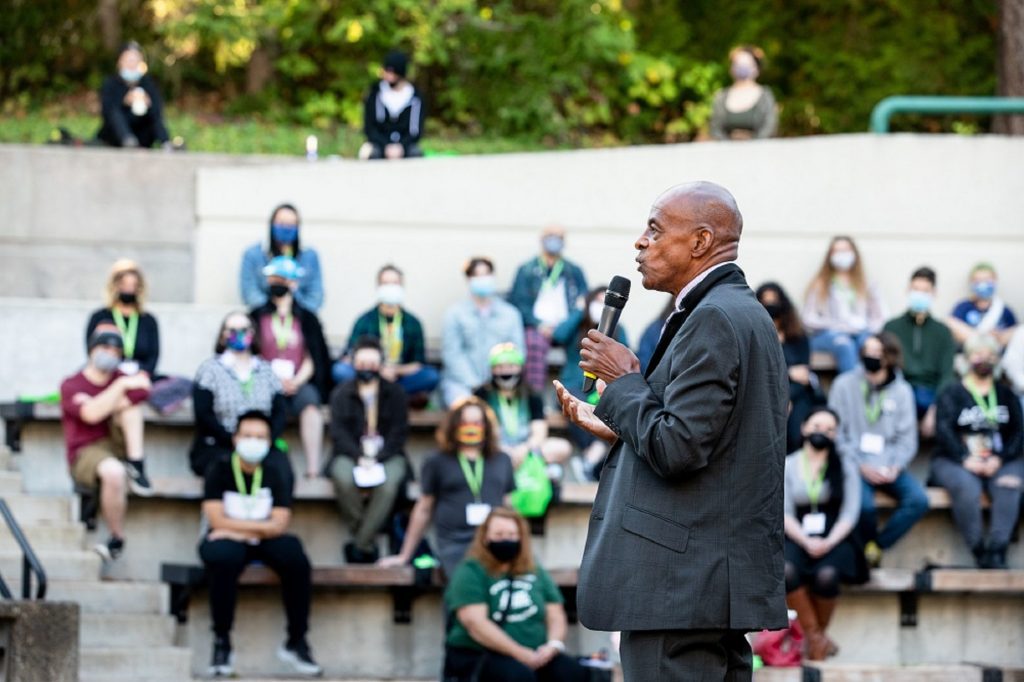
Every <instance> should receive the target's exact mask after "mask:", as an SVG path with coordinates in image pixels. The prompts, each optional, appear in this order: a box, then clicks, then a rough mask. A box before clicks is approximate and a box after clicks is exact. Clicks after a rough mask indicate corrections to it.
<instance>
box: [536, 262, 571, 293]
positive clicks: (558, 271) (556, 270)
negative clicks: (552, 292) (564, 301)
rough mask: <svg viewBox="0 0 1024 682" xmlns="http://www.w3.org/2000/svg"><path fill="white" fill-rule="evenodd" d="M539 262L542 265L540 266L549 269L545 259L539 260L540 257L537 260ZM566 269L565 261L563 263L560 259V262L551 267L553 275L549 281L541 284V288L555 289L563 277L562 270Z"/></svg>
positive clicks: (549, 276)
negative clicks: (559, 279)
mask: <svg viewBox="0 0 1024 682" xmlns="http://www.w3.org/2000/svg"><path fill="white" fill-rule="evenodd" d="M537 262H538V263H540V266H541V267H542V268H547V266H546V265H545V264H544V259H543V258H539V257H538V258H537ZM564 268H565V261H563V260H562V259H561V258H559V259H558V261H557V262H556V263H555V264H554V265H553V266H552V267H551V274H550V275H548V276H547V279H545V280H544V281H543V282H542V283H541V285H540V288H541V289H553V288H554V286H555V285H556V284H558V278H559V277H561V276H562V270H563V269H564Z"/></svg>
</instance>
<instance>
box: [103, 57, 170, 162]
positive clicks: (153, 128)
mask: <svg viewBox="0 0 1024 682" xmlns="http://www.w3.org/2000/svg"><path fill="white" fill-rule="evenodd" d="M147 71H148V67H147V65H146V58H145V57H144V56H143V54H142V47H140V46H139V44H138V43H136V42H134V41H132V42H129V43H126V44H125V45H124V47H122V48H121V52H120V53H119V54H118V56H117V75H112V76H107V77H106V78H105V79H104V80H103V85H102V86H100V107H101V111H102V115H103V125H102V126H101V127H100V129H99V132H97V133H96V139H98V140H99V141H101V142H103V143H105V144H107V145H110V146H111V147H143V148H149V147H152V146H153V145H154V144H161V145H163V146H164V147H165V148H170V146H171V142H170V139H171V138H170V135H168V134H167V126H166V125H165V124H164V104H163V98H162V97H161V96H160V90H159V89H158V88H157V87H156V81H154V80H153V77H152V76H150V75H149V74H148V73H147Z"/></svg>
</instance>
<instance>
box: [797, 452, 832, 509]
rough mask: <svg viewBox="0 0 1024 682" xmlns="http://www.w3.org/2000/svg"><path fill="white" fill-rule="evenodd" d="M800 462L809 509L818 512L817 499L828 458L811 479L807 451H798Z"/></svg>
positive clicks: (823, 482) (823, 484)
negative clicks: (809, 502)
mask: <svg viewBox="0 0 1024 682" xmlns="http://www.w3.org/2000/svg"><path fill="white" fill-rule="evenodd" d="M800 462H801V464H802V465H803V473H804V484H805V485H806V486H807V499H809V500H810V501H811V511H812V512H814V513H815V514H816V513H818V500H819V499H820V498H821V489H822V488H823V487H824V486H825V472H826V471H827V470H828V460H825V463H824V464H822V465H821V469H820V470H819V471H818V476H817V477H816V478H815V480H813V481H812V480H811V464H810V462H808V461H807V452H806V451H803V450H801V451H800Z"/></svg>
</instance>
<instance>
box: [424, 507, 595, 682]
mask: <svg viewBox="0 0 1024 682" xmlns="http://www.w3.org/2000/svg"><path fill="white" fill-rule="evenodd" d="M444 606H445V610H446V611H447V612H448V613H449V614H450V616H451V617H450V619H449V622H450V623H451V625H450V627H449V630H448V633H447V636H446V637H445V656H444V675H443V677H444V680H445V681H446V682H448V681H449V680H487V681H488V682H528V681H529V682H533V681H537V682H583V681H584V680H589V679H590V676H589V674H588V671H587V669H586V668H584V667H582V666H581V665H580V664H579V663H578V662H577V661H576V660H575V659H573V658H571V657H569V656H567V655H566V654H565V635H566V632H567V623H568V621H567V618H566V615H565V607H564V606H563V599H562V593H561V591H559V589H558V587H557V586H556V585H555V583H554V581H553V580H552V579H551V576H550V575H548V572H547V571H545V570H544V568H543V567H542V566H541V565H540V564H539V563H537V561H536V560H535V559H534V557H533V553H532V551H531V548H530V532H529V528H528V527H527V524H526V520H525V519H523V517H522V516H520V515H519V514H517V513H516V512H515V511H513V510H511V509H506V508H504V507H498V508H497V509H494V510H492V511H491V513H490V514H488V516H487V519H486V521H484V523H482V524H481V525H480V526H479V527H478V528H477V530H476V534H475V535H474V537H473V543H472V545H470V547H469V550H468V551H467V552H466V559H465V561H463V562H462V563H461V564H459V567H458V568H457V569H456V570H455V573H454V575H452V578H451V581H449V583H448V587H447V589H446V590H445V595H444Z"/></svg>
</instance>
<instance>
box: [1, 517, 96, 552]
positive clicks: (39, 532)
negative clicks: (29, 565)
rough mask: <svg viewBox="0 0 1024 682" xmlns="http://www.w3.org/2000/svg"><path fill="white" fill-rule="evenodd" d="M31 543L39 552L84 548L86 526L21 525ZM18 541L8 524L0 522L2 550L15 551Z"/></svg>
mask: <svg viewBox="0 0 1024 682" xmlns="http://www.w3.org/2000/svg"><path fill="white" fill-rule="evenodd" d="M21 530H22V531H23V532H24V533H25V536H26V537H27V538H28V542H29V545H31V546H32V549H33V550H34V551H35V552H36V553H39V552H41V551H46V550H76V549H82V548H83V542H84V541H85V528H83V527H82V526H81V524H69V525H66V526H63V525H57V526H51V525H35V524H34V525H31V526H25V525H23V526H21ZM17 549H18V543H17V541H15V539H14V536H13V535H11V534H10V532H9V531H8V530H7V527H6V526H3V525H2V524H0V552H4V551H11V552H13V551H15V550H17Z"/></svg>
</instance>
